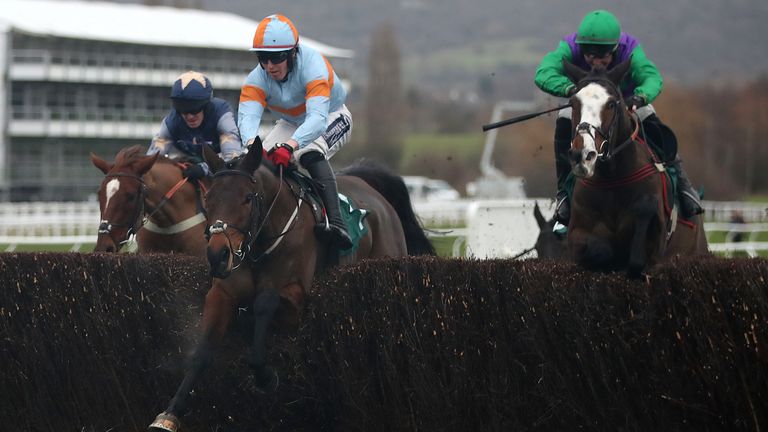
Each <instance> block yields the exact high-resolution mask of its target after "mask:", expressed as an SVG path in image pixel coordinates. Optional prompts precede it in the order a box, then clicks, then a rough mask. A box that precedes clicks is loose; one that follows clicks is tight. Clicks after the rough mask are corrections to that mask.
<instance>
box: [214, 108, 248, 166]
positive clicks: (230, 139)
mask: <svg viewBox="0 0 768 432" xmlns="http://www.w3.org/2000/svg"><path fill="white" fill-rule="evenodd" d="M216 129H217V131H218V133H219V143H220V146H221V157H222V159H224V160H225V161H229V160H231V159H233V158H235V157H237V156H239V155H240V154H241V153H242V152H243V143H242V141H241V140H240V131H238V129H237V124H235V116H234V114H232V111H231V110H230V111H227V112H225V113H224V114H223V115H222V116H221V118H219V121H218V123H217V125H216Z"/></svg>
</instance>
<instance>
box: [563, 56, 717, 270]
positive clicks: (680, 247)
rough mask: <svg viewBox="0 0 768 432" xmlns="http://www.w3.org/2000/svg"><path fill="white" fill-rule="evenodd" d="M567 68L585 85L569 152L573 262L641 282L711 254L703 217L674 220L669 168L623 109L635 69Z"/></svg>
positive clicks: (576, 103)
mask: <svg viewBox="0 0 768 432" xmlns="http://www.w3.org/2000/svg"><path fill="white" fill-rule="evenodd" d="M564 67H565V70H566V72H567V73H568V75H569V76H570V77H571V79H573V81H574V82H576V83H577V92H576V93H575V95H574V96H573V97H572V98H571V104H572V109H573V113H572V119H573V125H574V126H575V127H574V129H575V130H574V131H573V137H574V138H573V141H572V143H571V149H570V151H569V156H570V161H571V168H572V172H573V174H574V176H575V184H574V188H573V197H572V206H571V207H572V209H571V219H570V223H569V226H568V245H569V250H570V253H571V256H572V257H573V258H574V259H575V260H576V262H577V263H578V264H580V265H582V266H584V267H587V268H590V269H596V270H627V271H628V272H629V274H630V275H633V276H638V275H640V274H641V273H642V272H643V271H644V270H645V269H646V268H648V267H649V266H652V265H654V264H656V263H658V262H659V261H661V260H663V259H665V258H668V257H670V256H674V255H680V254H683V255H691V254H699V253H707V242H706V238H705V235H704V227H703V224H702V220H701V216H700V215H697V216H695V217H694V218H692V219H691V220H690V221H686V220H682V219H675V218H674V217H672V215H673V214H674V213H673V212H672V210H673V209H672V206H671V204H670V202H669V201H668V199H667V195H668V194H667V190H668V185H667V172H666V167H665V165H664V164H663V161H660V160H659V159H658V157H657V156H656V155H655V154H654V152H653V151H652V150H651V149H650V147H649V146H648V144H647V143H646V142H645V141H644V140H642V139H641V138H640V137H639V132H638V131H639V126H640V122H639V119H637V118H635V117H633V115H632V113H631V112H630V111H629V109H628V108H627V106H626V104H625V103H624V101H623V98H622V95H621V93H620V91H619V87H618V86H619V82H621V80H622V78H623V77H624V75H625V74H626V73H627V71H628V70H629V67H630V61H629V60H628V61H626V62H624V63H622V64H619V65H617V66H616V67H615V68H613V69H612V70H605V69H603V68H594V69H592V70H591V71H590V72H586V71H583V70H581V69H580V68H578V67H577V66H574V65H572V64H571V63H569V62H567V61H564ZM669 228H674V229H673V230H670V229H669ZM668 232H671V238H669V239H668V238H667V235H668ZM668 240H669V241H668Z"/></svg>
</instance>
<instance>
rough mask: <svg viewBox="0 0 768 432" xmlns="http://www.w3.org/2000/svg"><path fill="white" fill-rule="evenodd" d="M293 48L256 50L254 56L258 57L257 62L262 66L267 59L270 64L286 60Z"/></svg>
mask: <svg viewBox="0 0 768 432" xmlns="http://www.w3.org/2000/svg"><path fill="white" fill-rule="evenodd" d="M292 51H293V50H287V51H257V52H256V56H257V57H258V58H259V63H260V64H261V65H262V66H263V65H266V64H267V62H268V61H271V62H272V64H274V65H276V64H280V63H282V62H284V61H286V60H288V57H290V56H291V52H292Z"/></svg>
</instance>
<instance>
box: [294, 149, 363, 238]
mask: <svg viewBox="0 0 768 432" xmlns="http://www.w3.org/2000/svg"><path fill="white" fill-rule="evenodd" d="M300 162H301V165H302V166H303V167H304V168H306V169H307V171H308V172H309V175H311V176H312V178H313V179H315V180H316V181H317V182H318V183H320V185H321V186H322V188H321V189H320V197H321V198H322V199H323V203H325V212H326V216H327V217H328V224H329V226H328V227H326V226H325V225H320V226H318V227H319V228H320V229H322V230H326V229H327V230H328V231H330V234H331V242H333V243H334V244H335V245H336V246H337V247H338V248H339V249H340V250H344V249H349V248H351V247H352V239H351V238H350V237H349V234H348V233H347V225H346V224H345V223H344V220H343V219H342V218H341V210H340V209H339V193H338V190H337V188H336V176H335V175H334V174H333V170H332V169H331V164H329V163H328V160H327V159H326V158H325V156H324V155H323V154H322V153H320V152H315V151H313V152H308V153H305V154H303V155H301V160H300Z"/></svg>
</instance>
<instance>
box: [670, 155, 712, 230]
mask: <svg viewBox="0 0 768 432" xmlns="http://www.w3.org/2000/svg"><path fill="white" fill-rule="evenodd" d="M682 163H683V161H682V160H680V157H679V156H678V157H677V158H675V160H673V161H672V162H670V163H669V166H671V167H673V168H675V170H676V171H677V196H678V198H679V199H680V210H681V213H682V216H683V217H684V218H686V219H690V218H692V217H693V216H695V215H697V214H701V213H704V209H703V208H701V200H700V199H699V192H698V191H696V188H694V187H693V185H692V184H691V181H690V180H689V179H688V174H686V173H685V171H684V170H683V165H682Z"/></svg>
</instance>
